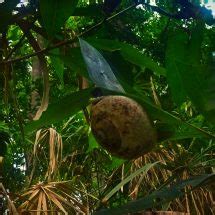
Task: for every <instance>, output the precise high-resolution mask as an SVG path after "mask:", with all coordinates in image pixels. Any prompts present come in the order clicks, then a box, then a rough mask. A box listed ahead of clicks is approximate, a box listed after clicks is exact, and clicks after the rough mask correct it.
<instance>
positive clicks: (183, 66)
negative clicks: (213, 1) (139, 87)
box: [167, 22, 215, 123]
mask: <svg viewBox="0 0 215 215" xmlns="http://www.w3.org/2000/svg"><path fill="white" fill-rule="evenodd" d="M203 35H204V24H203V23H201V22H199V23H197V24H196V25H195V26H194V27H193V29H191V35H190V38H189V40H188V36H187V33H186V32H182V31H181V32H180V34H179V33H178V31H177V32H175V34H174V36H173V37H172V38H171V39H170V40H169V49H168V51H167V60H168V61H167V68H168V69H167V74H168V75H167V76H168V82H169V85H170V87H171V89H172V92H173V96H174V98H175V100H176V101H178V103H180V102H182V101H183V100H184V96H185V95H184V91H185V92H186V94H187V95H188V96H189V97H190V99H191V100H192V102H193V104H194V105H195V106H196V108H197V109H198V110H199V111H200V112H201V113H202V114H203V115H204V116H205V117H206V118H207V119H208V120H209V121H211V122H213V123H214V122H215V73H214V68H215V65H204V64H202V63H201V62H202V57H201V55H202V53H201V50H202V42H203ZM174 49H175V51H174ZM170 61H171V62H170Z"/></svg>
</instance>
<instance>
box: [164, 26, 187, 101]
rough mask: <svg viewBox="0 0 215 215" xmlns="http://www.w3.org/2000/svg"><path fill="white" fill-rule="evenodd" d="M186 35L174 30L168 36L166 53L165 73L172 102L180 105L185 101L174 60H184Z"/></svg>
mask: <svg viewBox="0 0 215 215" xmlns="http://www.w3.org/2000/svg"><path fill="white" fill-rule="evenodd" d="M187 41H188V35H187V34H185V33H184V32H183V31H182V30H176V31H175V32H174V33H172V34H170V35H169V39H168V46H167V51H166V73H167V81H168V84H169V86H170V90H171V93H172V96H173V100H174V101H175V102H176V103H177V104H178V105H181V104H182V103H183V102H184V101H185V100H186V92H185V90H184V85H183V80H182V77H181V71H180V68H179V66H178V64H177V63H176V60H180V61H181V62H184V61H185V60H186V55H185V50H186V48H187Z"/></svg>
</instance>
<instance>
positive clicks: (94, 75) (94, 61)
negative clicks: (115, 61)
mask: <svg viewBox="0 0 215 215" xmlns="http://www.w3.org/2000/svg"><path fill="white" fill-rule="evenodd" d="M79 42H80V46H81V52H82V55H83V58H84V61H85V63H86V65H87V70H88V73H89V76H90V79H91V80H92V81H93V83H94V84H96V86H97V87H103V88H106V89H108V90H113V91H116V92H125V91H124V89H123V87H122V86H121V85H120V83H119V81H118V80H117V78H116V76H115V74H114V73H113V71H112V69H111V67H110V65H109V63H108V62H107V61H106V59H105V58H104V57H103V56H102V55H101V54H100V52H99V51H98V50H96V49H95V48H94V47H93V46H91V45H90V44H89V43H88V42H86V41H85V40H82V39H79Z"/></svg>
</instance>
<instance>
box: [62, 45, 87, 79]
mask: <svg viewBox="0 0 215 215" xmlns="http://www.w3.org/2000/svg"><path fill="white" fill-rule="evenodd" d="M59 54H60V55H59V57H60V58H61V60H62V61H63V62H64V64H65V65H66V66H68V67H69V68H70V69H71V70H72V71H74V72H77V73H79V74H80V75H82V76H84V77H85V78H87V79H89V75H88V72H87V67H86V65H85V63H84V60H83V57H82V55H81V50H80V48H69V49H67V50H66V52H65V53H59Z"/></svg>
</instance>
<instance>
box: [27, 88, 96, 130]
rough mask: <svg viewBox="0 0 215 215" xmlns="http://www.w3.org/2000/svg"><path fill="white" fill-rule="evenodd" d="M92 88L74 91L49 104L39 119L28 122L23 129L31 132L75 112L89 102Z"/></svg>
mask: <svg viewBox="0 0 215 215" xmlns="http://www.w3.org/2000/svg"><path fill="white" fill-rule="evenodd" d="M91 93H92V88H88V89H85V90H81V91H78V92H74V93H72V94H70V95H67V96H66V97H64V98H61V99H59V100H58V102H56V103H53V104H50V105H49V107H48V109H47V110H46V111H45V112H44V113H43V114H42V116H41V117H40V119H39V120H37V121H32V122H30V123H28V124H27V125H26V127H25V131H26V132H27V133H28V132H32V131H33V130H35V129H38V128H41V127H43V126H47V125H51V124H53V123H56V122H59V121H62V120H63V119H65V118H67V117H69V116H71V115H72V114H75V113H76V112H78V111H80V110H81V109H82V108H84V107H86V106H87V105H88V104H89V99H90V97H91V96H92V94H91Z"/></svg>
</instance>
